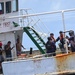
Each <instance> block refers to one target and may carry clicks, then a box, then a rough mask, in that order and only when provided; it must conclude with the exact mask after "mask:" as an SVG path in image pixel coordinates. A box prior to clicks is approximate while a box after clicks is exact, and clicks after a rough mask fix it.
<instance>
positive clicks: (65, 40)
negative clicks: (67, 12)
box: [62, 11, 68, 54]
mask: <svg viewBox="0 0 75 75" xmlns="http://www.w3.org/2000/svg"><path fill="white" fill-rule="evenodd" d="M62 21H63V28H64V32H66V27H65V20H64V11H62ZM64 37H65V33H64ZM65 44H66V53H67V54H68V46H67V42H66V37H65Z"/></svg>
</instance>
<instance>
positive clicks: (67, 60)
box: [55, 53, 75, 72]
mask: <svg viewBox="0 0 75 75" xmlns="http://www.w3.org/2000/svg"><path fill="white" fill-rule="evenodd" d="M55 59H56V65H57V72H62V71H67V70H73V69H75V68H74V67H75V66H74V62H75V61H74V60H75V53H69V54H61V55H58V56H56V57H55Z"/></svg>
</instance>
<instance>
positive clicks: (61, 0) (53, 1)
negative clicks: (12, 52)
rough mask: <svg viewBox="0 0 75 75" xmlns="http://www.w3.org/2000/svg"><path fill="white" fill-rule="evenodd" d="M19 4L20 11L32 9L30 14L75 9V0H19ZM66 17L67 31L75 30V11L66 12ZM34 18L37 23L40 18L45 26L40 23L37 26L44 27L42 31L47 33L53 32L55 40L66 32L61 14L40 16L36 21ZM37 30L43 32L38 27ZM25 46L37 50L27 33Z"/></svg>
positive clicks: (24, 37)
mask: <svg viewBox="0 0 75 75" xmlns="http://www.w3.org/2000/svg"><path fill="white" fill-rule="evenodd" d="M19 2H20V3H19V8H20V9H32V10H29V11H30V12H29V11H28V13H30V14H32V13H42V12H52V11H58V10H66V9H73V8H75V0H19ZM32 11H34V12H32ZM64 16H65V17H64V19H65V25H66V26H65V27H66V30H75V22H74V19H75V11H71V12H65V13H64ZM32 18H33V19H34V18H35V19H34V20H35V22H36V21H37V20H38V19H39V18H40V20H41V21H42V22H43V24H44V25H43V24H42V23H40V22H38V23H37V25H38V26H39V27H40V28H41V27H42V28H43V29H42V30H44V32H45V33H47V32H53V33H54V35H55V38H57V37H58V36H59V31H60V30H62V31H63V30H64V29H63V22H62V14H61V13H57V14H48V15H42V16H38V19H36V17H32ZM35 22H34V23H35ZM32 24H33V23H32ZM32 24H31V25H32ZM46 27H47V28H46ZM35 28H36V30H37V31H40V32H41V30H39V29H38V27H37V26H35ZM46 40H47V39H46ZM23 45H24V47H26V49H29V48H30V47H32V48H33V49H35V48H36V46H35V45H34V43H33V42H32V41H31V39H30V38H29V37H28V36H27V35H26V34H25V33H24V35H23Z"/></svg>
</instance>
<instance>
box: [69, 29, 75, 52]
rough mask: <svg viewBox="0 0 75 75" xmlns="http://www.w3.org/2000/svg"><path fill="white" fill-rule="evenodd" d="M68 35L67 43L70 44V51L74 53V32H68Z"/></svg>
mask: <svg viewBox="0 0 75 75" xmlns="http://www.w3.org/2000/svg"><path fill="white" fill-rule="evenodd" d="M69 35H70V38H69V42H70V44H71V50H72V52H75V35H74V31H72V30H71V31H69Z"/></svg>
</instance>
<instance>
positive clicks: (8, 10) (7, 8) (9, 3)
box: [6, 1, 11, 13]
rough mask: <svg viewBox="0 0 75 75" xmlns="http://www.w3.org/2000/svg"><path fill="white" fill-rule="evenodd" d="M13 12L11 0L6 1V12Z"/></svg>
mask: <svg viewBox="0 0 75 75" xmlns="http://www.w3.org/2000/svg"><path fill="white" fill-rule="evenodd" d="M10 12H11V1H8V2H6V13H10Z"/></svg>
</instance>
